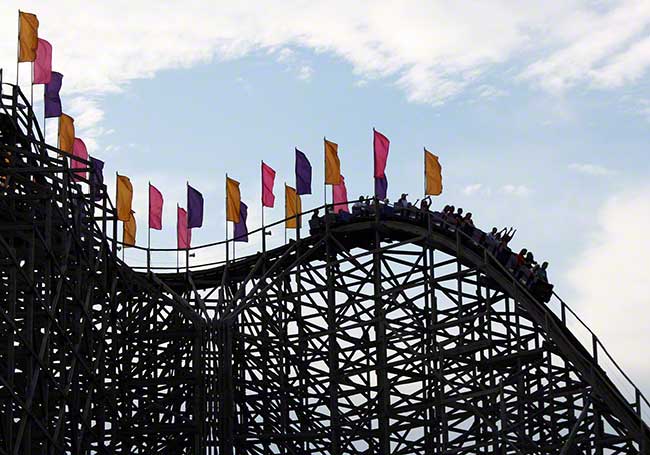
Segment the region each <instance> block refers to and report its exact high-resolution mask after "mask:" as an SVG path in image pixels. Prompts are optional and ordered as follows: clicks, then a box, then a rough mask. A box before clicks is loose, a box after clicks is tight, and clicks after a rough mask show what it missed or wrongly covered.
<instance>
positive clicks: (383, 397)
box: [372, 199, 390, 455]
mask: <svg viewBox="0 0 650 455" xmlns="http://www.w3.org/2000/svg"><path fill="white" fill-rule="evenodd" d="M374 234H375V239H374V240H375V241H374V247H373V249H374V252H373V253H372V262H373V267H372V273H373V286H374V292H373V294H374V297H375V320H376V322H375V337H376V340H375V341H376V346H377V347H376V349H377V358H376V362H377V363H376V367H375V369H376V371H377V395H378V396H377V416H378V424H379V428H378V436H379V452H378V453H379V454H381V455H389V454H390V428H389V420H388V414H389V409H388V408H389V406H390V383H389V382H388V374H387V362H388V360H387V358H388V356H387V343H386V312H385V311H384V306H383V302H382V299H381V294H382V285H381V281H382V276H381V256H380V254H381V253H380V252H379V248H380V236H379V203H378V201H377V200H376V199H375V225H374Z"/></svg>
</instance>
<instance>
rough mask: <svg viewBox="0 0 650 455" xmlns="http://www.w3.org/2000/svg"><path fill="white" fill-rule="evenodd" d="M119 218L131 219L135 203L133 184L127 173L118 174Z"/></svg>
mask: <svg viewBox="0 0 650 455" xmlns="http://www.w3.org/2000/svg"><path fill="white" fill-rule="evenodd" d="M116 186H117V219H118V220H120V221H129V217H130V216H131V204H132V203H133V185H131V180H129V178H128V177H127V176H126V175H118V176H117V183H116Z"/></svg>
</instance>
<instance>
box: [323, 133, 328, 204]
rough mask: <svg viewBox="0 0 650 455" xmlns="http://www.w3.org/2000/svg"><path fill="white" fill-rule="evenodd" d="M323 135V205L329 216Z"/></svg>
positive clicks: (324, 139)
mask: <svg viewBox="0 0 650 455" xmlns="http://www.w3.org/2000/svg"><path fill="white" fill-rule="evenodd" d="M326 140H327V139H326V138H325V136H323V205H324V206H325V215H326V216H327V152H326V151H325V141H326Z"/></svg>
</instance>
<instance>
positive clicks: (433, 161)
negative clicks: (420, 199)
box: [424, 149, 442, 196]
mask: <svg viewBox="0 0 650 455" xmlns="http://www.w3.org/2000/svg"><path fill="white" fill-rule="evenodd" d="M424 177H425V180H426V185H425V186H426V188H425V190H424V193H425V194H431V195H433V196H438V195H439V194H440V193H442V166H440V162H439V161H438V157H437V156H436V155H434V154H433V153H431V152H429V151H428V150H427V149H424Z"/></svg>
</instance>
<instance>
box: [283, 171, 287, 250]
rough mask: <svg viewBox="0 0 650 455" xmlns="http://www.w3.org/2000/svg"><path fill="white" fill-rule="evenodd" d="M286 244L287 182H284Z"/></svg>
mask: <svg viewBox="0 0 650 455" xmlns="http://www.w3.org/2000/svg"><path fill="white" fill-rule="evenodd" d="M284 217H285V220H284V244H285V245H286V244H287V220H286V218H287V182H284Z"/></svg>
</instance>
